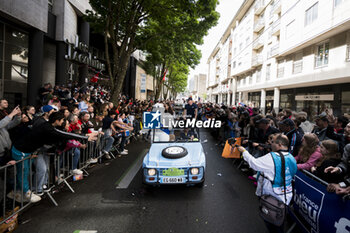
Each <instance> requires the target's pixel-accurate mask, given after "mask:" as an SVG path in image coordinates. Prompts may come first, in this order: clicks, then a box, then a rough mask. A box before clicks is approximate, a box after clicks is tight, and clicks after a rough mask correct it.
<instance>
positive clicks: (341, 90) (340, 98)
mask: <svg viewBox="0 0 350 233" xmlns="http://www.w3.org/2000/svg"><path fill="white" fill-rule="evenodd" d="M280 106H281V108H282V109H283V108H289V109H292V110H294V111H297V112H299V111H304V112H307V113H308V116H309V119H311V120H313V117H314V116H316V115H317V114H320V113H321V112H323V111H325V110H326V109H331V110H332V111H333V113H334V115H335V116H340V115H343V114H345V113H350V84H349V83H344V84H336V85H327V86H316V87H304V88H296V89H289V90H281V102H280Z"/></svg>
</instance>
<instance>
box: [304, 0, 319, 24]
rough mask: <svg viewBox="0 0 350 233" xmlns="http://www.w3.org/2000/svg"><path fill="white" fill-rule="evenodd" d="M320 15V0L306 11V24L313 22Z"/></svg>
mask: <svg viewBox="0 0 350 233" xmlns="http://www.w3.org/2000/svg"><path fill="white" fill-rule="evenodd" d="M317 15H318V2H316V3H315V4H314V5H313V6H312V7H310V8H309V9H307V10H306V11H305V26H307V25H309V24H311V23H312V22H314V21H315V20H316V19H317Z"/></svg>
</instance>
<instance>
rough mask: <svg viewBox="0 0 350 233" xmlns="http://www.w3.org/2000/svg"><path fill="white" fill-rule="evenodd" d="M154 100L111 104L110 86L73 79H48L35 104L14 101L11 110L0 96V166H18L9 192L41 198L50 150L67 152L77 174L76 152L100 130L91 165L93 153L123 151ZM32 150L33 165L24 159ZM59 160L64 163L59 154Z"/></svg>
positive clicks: (117, 154) (26, 198)
mask: <svg viewBox="0 0 350 233" xmlns="http://www.w3.org/2000/svg"><path fill="white" fill-rule="evenodd" d="M152 105H153V102H148V101H138V100H133V99H132V98H127V97H126V96H120V99H119V102H117V103H112V102H111V101H110V90H109V89H108V87H103V86H101V85H99V84H92V85H89V84H87V85H86V84H85V85H83V86H81V87H79V86H78V84H77V83H71V84H69V85H67V86H54V87H52V85H51V84H50V83H47V84H45V85H44V86H43V87H42V88H40V90H39V93H38V104H37V105H36V106H24V107H22V108H21V106H16V107H15V108H14V109H13V110H12V111H11V112H10V113H8V108H9V106H8V102H7V100H5V99H1V100H0V166H4V165H6V164H12V165H13V164H16V167H17V169H16V171H17V176H16V179H17V180H16V181H12V180H7V185H8V187H7V188H6V190H7V197H8V198H12V199H15V200H16V201H21V200H22V199H23V201H27V202H38V201H40V200H41V196H42V195H43V194H44V193H45V192H47V191H48V188H49V187H48V186H49V184H48V182H49V177H48V176H49V175H50V174H48V169H49V167H50V164H52V163H53V156H52V155H60V154H62V153H69V155H70V156H71V157H70V158H71V160H72V164H71V165H70V167H69V169H70V173H71V174H72V175H81V174H82V173H83V171H82V170H80V169H78V168H79V162H80V159H79V158H80V154H81V152H82V151H84V150H85V149H86V148H87V142H88V141H96V140H97V138H98V135H100V137H102V139H104V142H105V143H104V144H103V148H101V149H102V150H101V151H100V152H99V154H96V155H94V156H93V158H91V159H90V160H89V163H90V164H93V163H97V162H98V159H97V158H100V159H103V160H109V159H111V158H112V157H113V158H116V157H121V156H122V155H127V154H128V150H127V149H126V148H125V146H126V145H127V144H128V143H129V141H130V139H129V136H131V135H138V134H140V130H141V127H142V126H141V125H140V121H141V119H142V112H143V111H147V110H148V111H149V110H150V109H151V106H152ZM95 146H97V145H95ZM112 148H114V150H113V151H112ZM33 154H35V159H34V160H33V164H31V163H30V161H29V159H27V160H23V159H25V158H28V157H29V156H32V155H33ZM22 160H23V161H22ZM16 161H17V163H16ZM19 161H20V162H19ZM100 161H101V160H100ZM60 163H61V166H63V161H62V158H61V161H60ZM30 170H32V171H33V175H32V177H33V180H32V181H30V180H29V179H30V176H29V173H30ZM7 179H9V177H7ZM55 179H59V177H55ZM0 180H1V181H2V182H3V179H0ZM30 183H32V184H33V185H32V188H31V189H32V190H30ZM14 184H16V188H15V187H14V186H15V185H14ZM11 190H12V191H11ZM14 190H16V191H14ZM9 191H11V192H9ZM21 192H22V193H21Z"/></svg>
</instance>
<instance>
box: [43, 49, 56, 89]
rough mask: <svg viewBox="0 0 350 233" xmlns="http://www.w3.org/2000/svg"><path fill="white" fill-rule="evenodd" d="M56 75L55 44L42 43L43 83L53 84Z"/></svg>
mask: <svg viewBox="0 0 350 233" xmlns="http://www.w3.org/2000/svg"><path fill="white" fill-rule="evenodd" d="M55 77H56V45H55V44H51V43H45V44H44V62H43V83H51V84H52V85H54V84H55Z"/></svg>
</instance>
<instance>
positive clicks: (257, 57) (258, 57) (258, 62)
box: [252, 54, 263, 67]
mask: <svg viewBox="0 0 350 233" xmlns="http://www.w3.org/2000/svg"><path fill="white" fill-rule="evenodd" d="M262 64H263V57H262V55H261V54H257V55H255V56H254V55H253V59H252V66H253V67H257V66H261V65H262Z"/></svg>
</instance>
